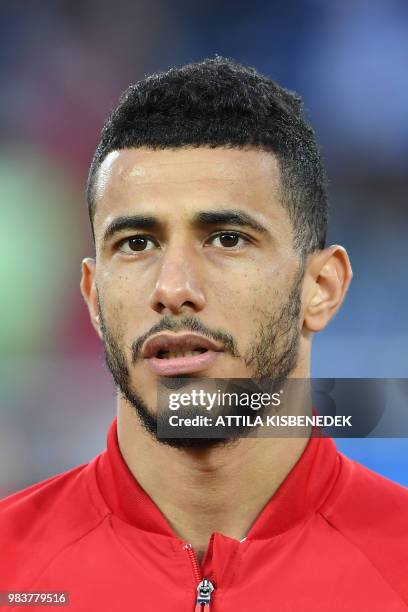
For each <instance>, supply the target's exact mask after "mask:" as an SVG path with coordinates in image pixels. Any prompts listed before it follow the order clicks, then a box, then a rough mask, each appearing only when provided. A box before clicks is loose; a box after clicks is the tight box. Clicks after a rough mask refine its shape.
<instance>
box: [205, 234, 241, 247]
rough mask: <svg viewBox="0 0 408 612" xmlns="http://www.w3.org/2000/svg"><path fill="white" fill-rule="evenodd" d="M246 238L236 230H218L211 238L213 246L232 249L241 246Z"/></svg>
mask: <svg viewBox="0 0 408 612" xmlns="http://www.w3.org/2000/svg"><path fill="white" fill-rule="evenodd" d="M245 242H248V239H247V238H245V236H241V234H237V233H236V232H220V233H219V234H217V235H216V236H213V237H212V238H211V243H212V244H213V246H217V247H220V246H221V247H223V248H224V249H233V248H236V247H240V246H242V245H243V244H244V243H245Z"/></svg>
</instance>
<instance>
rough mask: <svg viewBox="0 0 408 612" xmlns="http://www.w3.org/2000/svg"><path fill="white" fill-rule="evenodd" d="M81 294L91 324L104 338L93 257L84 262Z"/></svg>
mask: <svg viewBox="0 0 408 612" xmlns="http://www.w3.org/2000/svg"><path fill="white" fill-rule="evenodd" d="M81 293H82V296H83V298H84V300H85V302H86V304H87V306H88V310H89V316H90V318H91V323H92V325H93V327H94V329H95V331H96V333H97V334H98V336H99V337H100V338H102V333H101V328H100V323H101V322H100V314H99V301H98V292H97V288H96V282H95V260H94V259H92V258H91V257H87V258H86V259H84V260H83V261H82V278H81Z"/></svg>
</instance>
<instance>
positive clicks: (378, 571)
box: [317, 511, 408, 605]
mask: <svg viewBox="0 0 408 612" xmlns="http://www.w3.org/2000/svg"><path fill="white" fill-rule="evenodd" d="M317 514H319V515H320V516H321V517H322V519H323V520H324V521H325V522H326V523H327V524H328V525H329V526H330V527H331V528H332V529H334V530H335V531H336V532H337V533H338V534H340V535H341V536H342V538H343V539H344V540H346V541H347V542H348V544H350V546H352V547H353V548H355V549H356V550H358V551H359V553H360V554H361V555H363V557H364V558H365V559H366V560H367V562H368V563H369V564H370V565H371V567H372V568H373V569H374V570H375V571H376V573H377V574H378V575H379V576H380V577H381V578H382V580H383V581H384V582H385V583H386V584H387V585H388V586H389V588H390V589H391V590H392V591H393V592H394V593H395V595H397V597H398V599H400V601H402V602H403V604H404V605H407V603H408V602H407V601H406V600H405V599H404V598H403V597H402V595H401V593H399V592H398V591H397V590H396V589H395V587H394V586H393V585H392V584H391V583H390V582H389V580H388V579H387V578H386V577H385V576H384V575H383V573H382V572H381V571H380V570H379V568H378V567H377V566H376V565H375V564H374V563H373V561H372V560H371V559H370V557H369V556H368V555H367V553H366V552H364V550H362V549H361V548H360V546H358V544H356V543H355V542H353V541H352V540H350V538H349V537H347V535H346V534H345V533H343V531H342V530H341V529H339V528H338V527H337V526H336V525H334V524H333V523H332V522H331V521H330V519H329V518H328V517H327V516H325V515H324V514H323V512H322V511H319V512H318V513H317Z"/></svg>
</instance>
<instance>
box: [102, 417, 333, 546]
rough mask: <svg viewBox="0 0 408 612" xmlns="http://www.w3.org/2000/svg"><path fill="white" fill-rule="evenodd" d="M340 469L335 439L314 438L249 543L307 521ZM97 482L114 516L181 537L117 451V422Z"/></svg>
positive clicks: (250, 534)
mask: <svg viewBox="0 0 408 612" xmlns="http://www.w3.org/2000/svg"><path fill="white" fill-rule="evenodd" d="M339 469H340V457H339V454H338V452H337V450H336V447H335V444H334V442H333V440H332V439H331V438H326V437H311V438H310V439H309V441H308V443H307V445H306V448H305V450H304V451H303V453H302V455H301V457H300V458H299V460H298V461H297V463H296V464H295V466H294V467H293V468H292V470H291V472H290V473H289V474H288V476H287V477H286V479H285V480H284V481H283V483H282V484H281V486H280V487H279V489H278V490H277V491H276V493H275V494H274V495H273V496H272V497H271V499H270V500H269V502H268V503H267V504H266V506H265V507H264V509H263V510H262V511H261V513H260V514H259V515H258V518H257V519H256V520H255V522H254V524H253V525H252V527H251V528H250V530H249V532H248V535H247V539H266V538H270V537H272V536H274V535H277V534H279V533H282V532H284V531H287V530H288V529H290V528H291V527H294V526H295V525H296V524H298V523H300V522H303V521H305V520H307V518H308V517H309V516H310V515H311V514H313V513H315V512H316V511H317V510H318V509H319V508H320V507H321V505H322V504H323V503H324V501H325V499H326V498H327V496H328V495H329V493H330V491H331V490H332V488H333V485H334V483H335V481H336V478H337V476H338V473H339ZM97 481H98V486H99V489H100V491H101V493H102V495H103V497H104V499H105V502H106V504H107V505H108V507H109V509H110V510H111V511H112V513H113V514H115V515H117V516H118V517H119V518H121V519H123V520H124V521H126V522H128V523H130V524H132V525H133V526H134V527H137V528H138V529H142V530H144V531H149V532H154V533H157V534H161V535H165V536H169V537H177V536H176V535H175V534H174V532H173V530H172V528H171V526H170V525H169V523H168V522H167V520H166V518H165V517H164V516H163V514H162V513H161V511H160V510H159V508H158V507H157V506H156V504H155V503H154V502H153V500H152V499H151V498H150V497H149V496H148V495H147V493H146V492H145V491H144V490H143V489H142V488H141V486H140V485H139V484H138V482H137V480H136V479H135V478H134V476H133V475H132V473H131V472H130V470H129V468H128V467H127V465H126V463H125V461H124V459H123V457H122V454H121V452H120V449H119V444H118V438H117V427H116V418H115V419H114V420H113V422H112V424H111V426H110V428H109V431H108V437H107V451H105V452H104V453H102V454H101V455H100V457H99V461H98V463H97Z"/></svg>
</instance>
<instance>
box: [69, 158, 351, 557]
mask: <svg viewBox="0 0 408 612" xmlns="http://www.w3.org/2000/svg"><path fill="white" fill-rule="evenodd" d="M95 202H96V213H95V219H94V229H95V248H96V256H95V258H86V259H84V261H83V263H82V280H81V290H82V294H83V296H84V298H85V300H86V302H87V305H88V308H89V313H90V317H91V321H92V324H93V325H94V327H95V329H96V331H97V333H98V334H99V336H100V337H101V339H102V338H103V333H102V329H101V317H100V312H99V304H100V305H101V308H102V311H103V320H104V322H105V324H106V326H107V327H108V328H109V330H110V332H111V333H112V334H113V335H114V337H115V339H116V341H117V342H118V343H119V344H120V346H121V347H122V349H123V351H124V352H125V354H126V357H127V365H128V368H129V372H130V383H131V385H132V387H133V388H134V389H137V392H138V394H139V395H140V397H141V398H142V399H143V401H144V402H145V403H146V404H147V406H148V407H149V410H152V411H154V410H155V401H156V395H155V394H156V374H154V373H153V372H151V371H150V369H149V367H148V366H147V364H146V363H145V362H144V361H143V360H142V359H139V360H137V361H136V362H135V363H132V361H131V351H130V347H131V345H132V343H133V342H134V341H135V339H137V338H139V337H141V336H142V335H143V334H149V330H150V329H151V328H152V327H153V326H154V325H157V324H158V323H159V322H160V320H162V319H163V317H164V316H166V315H167V316H169V317H171V318H172V319H173V320H181V319H182V317H183V316H186V315H188V316H192V317H194V318H196V319H198V320H199V321H200V322H201V323H203V324H204V325H205V326H206V327H207V328H208V329H209V330H214V331H215V330H222V331H225V332H227V333H228V334H230V335H231V336H232V338H233V339H234V341H235V343H236V346H237V349H238V356H234V355H232V354H230V353H228V352H225V353H221V354H220V356H219V357H218V359H217V360H216V362H215V363H214V364H213V365H212V366H210V367H209V368H208V369H207V370H206V371H205V372H202V373H200V375H202V376H208V377H210V378H250V377H251V376H253V369H251V367H250V365H249V364H248V362H247V360H246V359H245V355H247V354H248V351H249V349H250V347H251V345H252V344H253V340H254V337H256V334H257V331H258V330H259V326H260V325H261V324H262V323H265V321H266V320H267V318H268V316H269V317H270V316H273V314H274V313H277V312H278V311H279V307H280V306H281V305H282V304H283V303H284V302H285V299H286V300H287V298H288V295H289V290H290V287H292V284H293V282H294V281H295V279H296V275H297V273H298V271H299V266H300V256H299V253H298V252H297V251H296V249H295V247H294V243H293V228H292V225H291V222H290V220H289V216H288V214H287V212H286V210H285V209H284V208H283V206H282V205H281V203H280V202H281V200H280V176H279V169H278V165H277V162H276V159H275V157H274V156H273V155H272V154H270V153H266V152H262V151H259V150H254V149H245V150H238V149H223V148H217V149H207V148H195V149H189V148H185V149H177V150H162V151H152V150H148V149H142V148H141V149H125V150H121V151H115V152H112V153H110V154H109V155H108V156H107V157H106V158H105V160H104V162H103V163H102V166H101V168H100V170H99V172H98V177H97V188H96V198H95ZM219 210H240V211H242V212H244V213H247V214H248V215H250V216H251V218H252V219H254V220H255V221H256V222H257V223H258V224H260V225H261V226H262V227H263V228H264V230H263V231H261V230H260V229H256V228H253V227H247V226H245V227H237V226H236V225H233V224H231V223H228V224H226V223H223V224H217V225H211V226H207V225H197V224H196V223H193V217H194V215H196V214H197V213H199V212H210V211H211V212H213V211H219ZM136 214H137V215H140V214H142V215H146V216H147V215H148V216H152V215H153V216H155V217H157V220H158V222H159V223H158V225H157V227H155V228H153V229H151V228H149V229H147V230H146V229H140V230H139V229H138V230H135V229H123V230H122V231H120V232H119V233H116V234H115V235H113V236H111V237H110V238H109V239H108V240H104V235H105V233H106V231H107V228H108V227H109V226H110V224H111V223H112V221H114V219H115V218H117V217H121V216H130V215H136ZM221 230H223V231H227V230H228V231H230V232H231V231H234V232H238V233H241V234H242V235H243V236H244V237H246V238H247V239H248V240H247V241H246V240H244V239H243V238H242V239H237V240H238V242H237V243H236V245H235V246H234V247H232V248H231V247H228V246H225V240H224V242H223V241H222V240H221V239H220V238H219V237H218V238H217V237H215V234H216V233H217V232H220V231H221ZM136 234H139V235H140V234H144V235H146V234H148V235H149V236H151V237H152V238H153V241H152V242H146V243H144V244H145V245H148V249H147V250H145V251H137V252H133V251H132V250H131V249H130V248H129V243H123V242H121V241H123V240H124V239H126V238H130V237H131V236H135V235H136ZM351 278H352V271H351V267H350V262H349V258H348V256H347V253H346V251H345V250H344V248H342V247H340V246H338V245H333V246H330V247H328V248H326V249H323V250H321V251H316V252H315V253H313V254H312V255H309V256H308V258H307V260H306V264H305V272H304V277H303V282H302V285H301V308H300V315H299V320H298V323H297V324H298V329H299V343H298V355H297V363H296V366H295V367H294V369H293V371H292V372H291V377H293V378H308V377H309V376H310V352H311V345H312V338H313V334H314V333H315V332H318V331H321V330H322V329H324V327H325V326H326V325H327V324H328V322H329V321H330V320H331V319H332V317H333V316H334V315H335V314H336V312H337V310H338V309H339V307H340V305H341V303H342V301H343V300H344V297H345V294H346V292H347V289H348V286H349V284H350V281H351ZM98 296H99V300H98ZM117 410H118V439H119V445H120V449H121V452H122V454H123V456H124V459H125V461H126V463H127V465H128V466H129V469H130V470H131V472H132V473H133V474H134V476H135V478H137V480H138V481H139V483H140V484H141V486H142V487H143V488H144V489H145V491H146V492H147V493H148V494H149V495H150V497H151V498H152V499H153V501H155V503H156V504H157V505H158V507H159V508H160V509H161V511H162V513H163V514H164V516H165V517H166V518H167V520H168V522H169V523H170V525H171V526H172V528H173V530H174V531H175V533H176V534H177V535H179V536H180V537H181V538H182V539H185V540H186V541H188V542H191V543H192V545H193V547H194V548H195V550H196V552H197V554H198V557H199V558H201V557H202V555H203V552H204V550H205V549H206V546H207V543H208V540H209V537H210V535H211V533H212V532H214V531H219V532H222V533H224V534H225V535H227V536H229V537H233V538H236V539H242V538H243V537H245V535H246V533H247V532H248V530H249V528H250V526H251V524H252V523H253V522H254V520H255V519H256V517H257V515H258V514H259V512H260V511H261V510H262V508H263V507H264V505H265V504H266V503H267V501H268V499H269V498H270V497H271V496H272V495H273V493H274V492H275V491H276V489H277V488H278V487H279V485H280V484H281V483H282V481H283V480H284V478H285V477H286V475H287V474H288V473H289V471H290V470H291V469H292V467H293V466H294V464H295V463H296V461H297V460H298V459H299V457H300V455H301V454H302V452H303V450H304V448H305V445H306V443H307V439H299V438H285V439H257V438H249V439H245V438H244V439H240V440H238V441H236V442H235V443H234V444H232V445H227V446H224V447H223V446H218V447H217V446H216V447H213V448H208V449H189V448H184V449H177V448H171V447H169V446H166V445H164V444H162V443H160V442H159V441H157V440H155V439H154V438H153V437H152V436H150V435H148V434H147V432H146V431H145V430H144V428H143V427H142V425H141V423H140V421H139V419H138V418H135V410H134V408H133V407H132V406H131V405H130V404H129V402H128V401H127V400H126V399H125V398H124V397H123V396H122V395H121V394H120V393H118V397H117ZM163 466H171V469H167V470H166V478H163ZM237 475H239V477H238V476H237Z"/></svg>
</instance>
